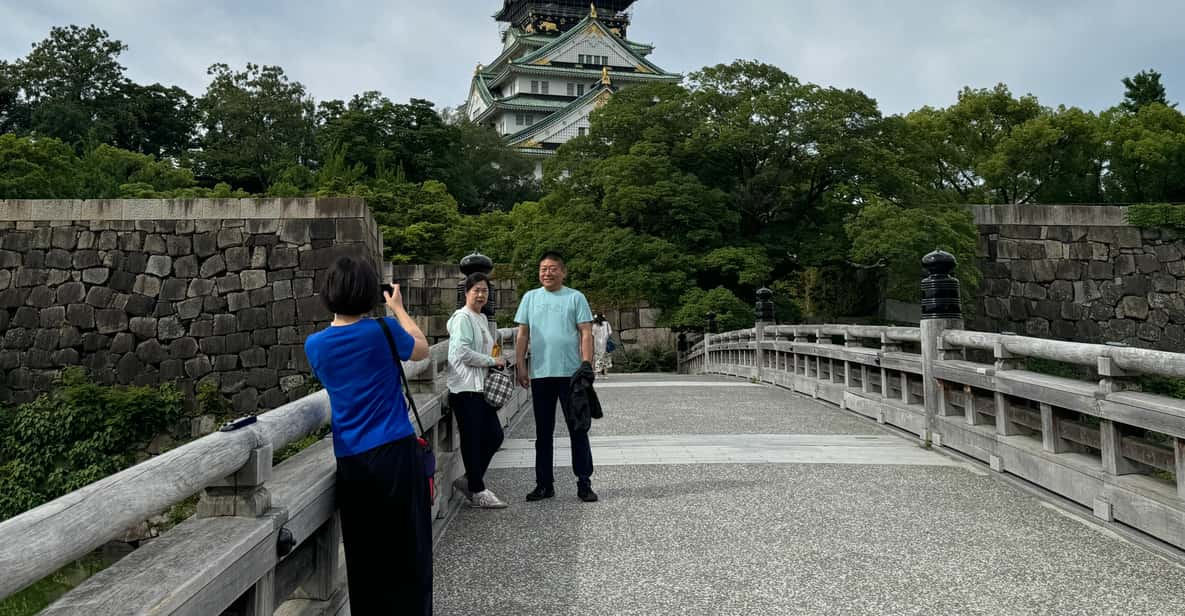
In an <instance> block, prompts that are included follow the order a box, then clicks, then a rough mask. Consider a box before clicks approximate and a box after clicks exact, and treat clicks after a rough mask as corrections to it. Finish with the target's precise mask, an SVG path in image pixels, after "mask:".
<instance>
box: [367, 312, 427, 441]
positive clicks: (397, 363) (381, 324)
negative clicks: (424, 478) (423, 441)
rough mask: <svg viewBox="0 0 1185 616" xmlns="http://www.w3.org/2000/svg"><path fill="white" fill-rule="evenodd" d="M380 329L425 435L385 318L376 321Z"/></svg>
mask: <svg viewBox="0 0 1185 616" xmlns="http://www.w3.org/2000/svg"><path fill="white" fill-rule="evenodd" d="M375 321H378V324H379V327H381V328H383V335H384V336H386V337H387V346H388V347H390V348H391V359H393V360H395V371H396V372H398V373H399V380H400V382H402V383H403V395H404V396H406V397H407V405H408V406H410V407H411V412H412V413H413V414H415V416H416V425H418V426H419V427H420V434H424V433H425V432H424V423H423V422H422V421H420V411H419V409H417V408H416V400H415V398H413V397H412V395H411V388H410V387H408V384H407V373H405V372H404V371H403V361H402V360H401V359H399V351H398V350H397V349H396V348H395V337H394V336H392V335H391V328H390V327H387V321H386V319H384V318H383V317H379V318H377V319H375Z"/></svg>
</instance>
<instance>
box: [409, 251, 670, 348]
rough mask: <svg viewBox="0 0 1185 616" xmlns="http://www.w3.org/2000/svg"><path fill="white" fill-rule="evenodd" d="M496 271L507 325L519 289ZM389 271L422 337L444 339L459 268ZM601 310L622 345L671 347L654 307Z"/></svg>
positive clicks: (411, 267) (453, 305)
mask: <svg viewBox="0 0 1185 616" xmlns="http://www.w3.org/2000/svg"><path fill="white" fill-rule="evenodd" d="M499 269H501V268H500V267H495V268H494V278H493V282H494V292H495V296H496V298H497V302H498V303H497V308H498V315H499V317H500V318H501V319H502V324H503V326H509V322H510V320H511V319H513V317H514V312H515V310H517V309H518V299H519V296H518V290H517V287H516V283H515V281H514V280H513V279H511V278H510V277H509V276H505V275H499ZM389 271H390V274H389V275H390V278H391V280H393V281H395V282H397V283H399V284H400V285H402V287H401V289H402V290H403V292H404V301H405V302H406V303H407V306H408V311H409V312H411V314H412V315H413V316H414V317H415V319H416V322H417V323H418V324H419V325H420V328H421V329H423V330H424V335H425V336H427V337H428V339H429V340H430V341H432V342H437V341H440V340H443V339H445V338H447V337H448V331H447V330H446V329H445V325H446V323H447V322H448V317H449V315H450V314H452V312H453V310H456V306H457V284H458V283H460V282H461V281H462V280H463V277H462V276H461V268H460V266H457V265H408V264H397V265H391V266H390V269H389ZM592 309H593V310H594V311H597V310H600V307H598V306H592ZM602 311H603V312H604V314H605V318H606V319H607V320H608V321H609V326H610V327H612V328H613V331H614V332H616V333H617V334H618V339H619V340H621V341H622V343H624V344H627V345H632V344H637V345H639V346H643V347H650V346H661V345H667V346H673V345H674V336H673V335H672V334H671V330H670V328H666V327H658V318H659V316H660V311H659V310H658V309H657V308H650V307H649V305H647V304H641V305H639V306H634V307H630V308H621V309H614V310H602Z"/></svg>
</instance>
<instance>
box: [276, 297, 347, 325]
mask: <svg viewBox="0 0 1185 616" xmlns="http://www.w3.org/2000/svg"><path fill="white" fill-rule="evenodd" d="M277 303H279V302H277ZM332 317H333V313H331V312H329V309H328V308H326V307H325V304H324V302H322V301H321V298H320V297H318V296H315V295H314V296H311V297H304V298H301V299H298V300H296V318H297V319H298V320H299V321H302V322H306V323H313V322H317V321H326V320H329V319H330V318H332ZM274 325H276V326H280V325H284V323H274Z"/></svg>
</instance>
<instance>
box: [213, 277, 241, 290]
mask: <svg viewBox="0 0 1185 616" xmlns="http://www.w3.org/2000/svg"><path fill="white" fill-rule="evenodd" d="M216 283H217V284H218V292H219V293H221V294H222V295H228V294H230V293H234V292H235V291H242V290H243V283H242V281H241V280H240V279H239V275H238V274H227V275H225V276H221V277H219V278H217V279H216Z"/></svg>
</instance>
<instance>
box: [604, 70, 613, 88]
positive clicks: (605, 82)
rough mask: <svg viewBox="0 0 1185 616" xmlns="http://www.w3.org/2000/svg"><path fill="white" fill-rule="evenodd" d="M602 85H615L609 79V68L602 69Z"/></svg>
mask: <svg viewBox="0 0 1185 616" xmlns="http://www.w3.org/2000/svg"><path fill="white" fill-rule="evenodd" d="M601 85H605V86H608V85H613V81H612V80H611V79H609V67H608V66H602V67H601Z"/></svg>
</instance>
